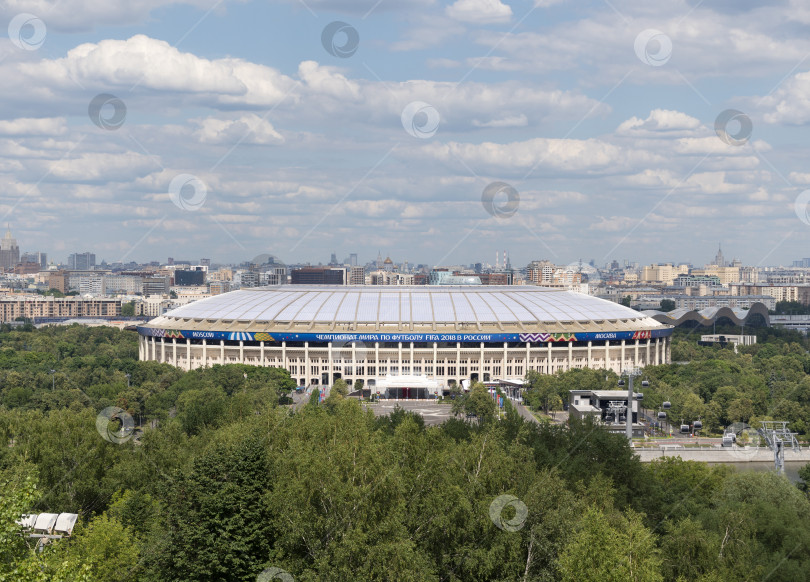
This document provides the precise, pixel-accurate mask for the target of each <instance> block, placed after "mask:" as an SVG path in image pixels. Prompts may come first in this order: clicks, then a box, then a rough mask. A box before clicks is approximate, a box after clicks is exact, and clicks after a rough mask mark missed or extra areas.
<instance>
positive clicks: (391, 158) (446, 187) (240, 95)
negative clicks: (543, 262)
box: [0, 0, 810, 266]
mask: <svg viewBox="0 0 810 582" xmlns="http://www.w3.org/2000/svg"><path fill="white" fill-rule="evenodd" d="M768 4H769V5H768V6H760V2H755V1H754V0H671V1H669V2H649V0H600V1H587V0H585V1H583V0H578V1H577V2H574V1H573V0H509V1H506V0H444V1H439V0H410V1H408V0H399V1H394V0H263V1H261V2H259V1H240V0H187V1H186V2H183V3H180V2H174V1H171V0H131V1H129V2H108V1H106V2H101V1H99V0H56V1H46V0H5V1H4V2H2V3H0V20H2V21H3V22H4V23H6V24H7V27H6V29H5V30H6V32H7V36H6V37H3V38H0V79H2V80H3V82H2V89H0V152H1V153H0V219H2V222H3V223H9V224H10V225H11V229H12V232H13V234H14V236H15V237H16V238H17V240H18V242H19V244H20V246H21V248H22V250H23V251H36V250H39V251H45V252H48V253H49V256H50V257H52V258H55V259H57V260H64V259H66V257H67V255H68V254H69V253H72V252H81V251H85V250H91V251H93V252H95V253H96V255H97V259H98V260H99V261H100V260H101V259H102V258H103V259H105V260H107V261H108V262H113V261H124V262H126V261H130V260H135V261H148V260H160V261H165V260H166V258H167V257H169V256H172V257H175V258H182V259H192V260H195V259H198V258H202V257H206V258H210V259H211V260H212V261H214V262H221V263H229V262H241V261H244V260H249V259H251V258H252V257H254V256H256V255H258V254H263V253H268V254H272V255H274V256H277V257H279V258H280V259H282V260H284V261H285V262H287V263H297V262H312V263H318V262H324V263H325V262H328V260H329V257H330V255H331V253H333V252H334V253H336V254H337V257H338V258H339V259H342V258H344V257H347V256H348V255H349V253H358V255H359V259H360V261H361V262H366V261H370V260H372V259H374V258H376V256H377V253H378V251H379V252H381V253H382V255H383V256H390V257H391V258H392V259H393V260H394V261H395V262H397V263H400V262H402V261H405V260H407V261H409V262H410V263H411V264H417V263H424V264H428V265H447V264H468V263H472V262H485V263H487V262H489V263H494V262H495V253H496V252H501V253H502V252H503V251H504V250H506V251H508V252H509V255H510V258H511V261H512V264H513V265H525V264H526V263H528V262H529V261H531V260H539V259H548V260H551V261H553V262H555V263H557V264H569V263H572V262H575V261H578V260H580V259H581V260H583V261H586V262H587V261H590V260H594V261H595V262H596V264H597V265H602V264H604V263H606V262H608V261H611V260H614V259H616V260H619V261H621V260H623V259H629V260H631V261H638V262H640V263H642V264H644V263H651V262H665V261H688V262H692V263H694V264H696V265H703V264H705V263H708V262H710V261H711V259H712V258H713V257H714V255H715V253H716V252H717V247H718V244H722V248H723V252H724V254H725V256H726V258H727V259H729V260H730V259H731V258H738V259H740V260H741V261H743V263H744V264H747V265H760V266H766V265H780V264H782V265H790V264H791V262H792V261H793V260H795V259H798V258H802V257H805V256H810V245H808V242H810V217H809V216H810V213H808V203H809V202H810V167H808V163H807V160H808V159H810V143H808V142H809V141H810V140H808V139H807V138H808V135H810V134H809V133H808V124H810V3H807V2H806V0H777V1H774V2H770V3H768Z"/></svg>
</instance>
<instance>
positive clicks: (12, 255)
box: [0, 227, 20, 271]
mask: <svg viewBox="0 0 810 582" xmlns="http://www.w3.org/2000/svg"><path fill="white" fill-rule="evenodd" d="M19 262H20V247H19V246H17V239H15V238H14V237H13V236H11V227H9V228H8V230H6V236H4V237H3V239H2V240H0V267H2V268H3V269H4V270H6V271H10V270H12V269H13V268H14V267H16V266H17V263H19Z"/></svg>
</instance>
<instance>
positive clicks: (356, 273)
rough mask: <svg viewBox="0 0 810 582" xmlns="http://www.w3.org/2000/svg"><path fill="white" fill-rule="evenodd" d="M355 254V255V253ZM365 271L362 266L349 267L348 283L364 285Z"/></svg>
mask: <svg viewBox="0 0 810 582" xmlns="http://www.w3.org/2000/svg"><path fill="white" fill-rule="evenodd" d="M355 256H356V255H355ZM365 284H366V271H365V269H363V267H350V268H349V285H365Z"/></svg>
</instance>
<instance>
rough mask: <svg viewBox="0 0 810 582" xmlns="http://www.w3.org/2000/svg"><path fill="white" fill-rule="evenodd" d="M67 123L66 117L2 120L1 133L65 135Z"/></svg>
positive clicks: (0, 124) (0, 123)
mask: <svg viewBox="0 0 810 582" xmlns="http://www.w3.org/2000/svg"><path fill="white" fill-rule="evenodd" d="M66 132H67V124H66V120H65V118H64V117H39V118H30V117H21V118H18V119H10V120H0V135H9V136H10V135H14V136H32V135H40V136H41V135H45V136H53V135H65V133H66Z"/></svg>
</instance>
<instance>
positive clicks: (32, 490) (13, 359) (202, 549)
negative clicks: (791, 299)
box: [0, 326, 810, 582]
mask: <svg viewBox="0 0 810 582" xmlns="http://www.w3.org/2000/svg"><path fill="white" fill-rule="evenodd" d="M694 343H695V342H694V336H689V335H686V334H684V337H682V338H681V339H679V340H676V343H675V345H674V348H673V360H677V361H680V362H683V363H679V364H672V365H667V366H658V367H654V368H647V369H646V371H645V373H646V374H647V377H648V378H649V380H650V384H651V385H650V388H649V389H646V390H645V401H646V400H647V399H650V401H651V402H653V403H654V402H656V399H659V398H666V399H669V400H671V401H672V402H673V409H675V407H676V405H677V406H679V407H681V409H679V410H682V411H683V412H681V413H682V414H687V413H688V412H687V411H688V410H689V406H694V407H695V409H696V414H699V415H702V417H703V418H704V419H705V422H711V421H709V418H710V415H711V414H716V415H717V423H718V425H722V424H723V423H724V422H727V421H732V420H736V419H738V418H739V419H740V420H746V421H749V422H750V421H753V420H756V419H758V418H765V417H768V416H778V415H782V414H784V415H787V414H795V420H794V422H795V423H796V424H798V423H800V422H802V421H803V420H806V419H807V418H808V414H807V412H808V411H807V406H808V405H810V401H809V400H808V397H810V389H808V388H810V384H808V380H807V371H808V370H810V356H808V353H807V346H806V345H805V343H804V340H803V339H802V338H801V337H800V336H798V337H796V336H792V335H784V334H783V335H780V334H778V333H777V334H771V335H770V336H768V337H765V336H763V338H762V339H761V340H760V343H759V344H757V345H756V346H752V347H750V348H743V349H740V353H739V354H735V353H734V352H733V350H732V349H730V348H725V349H721V348H719V347H718V348H701V347H697V346H695V345H694ZM687 362H688V363H687ZM606 377H607V379H606ZM608 383H610V384H611V387H612V386H615V376H613V377H611V376H610V375H609V374H608V375H606V374H605V372H604V371H588V370H585V371H579V372H573V371H572V372H568V373H566V374H560V375H559V376H554V377H551V378H550V379H549V380H548V385H549V386H552V387H553V388H554V391H552V390H551V389H550V388H547V387H546V386H545V385H544V386H539V385H538V386H533V388H532V391H531V396H529V398H530V399H531V398H534V399H535V400H537V401H539V400H540V399H541V392H540V391H541V390H547V393H546V394H545V395H544V396H543V397H542V401H543V402H544V403H545V402H548V400H549V399H550V398H549V396H553V395H554V394H557V395H560V394H562V392H561V390H562V389H561V388H560V385H562V384H567V385H568V386H569V389H570V388H573V387H579V386H585V387H590V388H594V387H600V386H602V385H606V384H608ZM294 388H295V385H294V382H292V381H291V380H290V378H289V375H288V374H287V373H286V371H284V370H279V369H262V368H254V367H249V366H242V365H229V366H223V367H220V366H215V367H213V368H210V369H206V370H197V371H192V372H183V371H181V370H177V369H174V368H172V367H171V366H168V365H164V364H157V363H155V362H138V361H137V344H136V338H135V335H134V334H132V333H131V332H121V331H117V330H113V329H109V328H84V327H80V326H71V327H61V328H46V329H41V330H32V329H28V330H16V331H12V330H8V329H5V330H2V331H0V433H1V434H2V439H3V442H4V443H6V445H7V446H4V447H3V448H2V453H0V582H5V581H14V582H17V581H21V582H28V581H46V580H48V581H51V580H53V581H65V582H67V581H71V582H72V581H86V582H96V581H98V582H107V581H119V580H120V581H148V582H151V581H155V582H157V581H215V580H228V581H231V580H233V581H250V582H253V581H264V582H266V581H268V580H286V581H289V580H296V581H316V580H318V581H320V580H324V581H339V580H352V581H356V580H391V581H420V582H421V581H430V580H435V581H439V580H442V581H484V580H525V581H547V580H548V581H551V580H561V581H577V582H581V581H589V580H593V581H596V580H599V581H614V580H615V581H617V582H618V581H622V582H624V581H628V580H633V581H673V582H676V581H687V580H688V581H690V582H691V581H694V580H697V581H701V582H721V581H727V580H769V581H795V580H804V579H806V573H807V572H808V571H810V498H808V494H807V491H806V487H805V485H806V483H805V482H803V483H801V484H800V485H801V487H797V486H795V485H793V484H792V483H790V482H789V481H788V480H787V479H785V478H783V477H780V476H778V475H776V474H773V473H747V472H746V473H742V472H741V473H736V472H735V471H734V470H733V469H730V468H728V467H723V466H721V467H710V466H707V465H704V464H699V463H692V462H683V461H680V460H678V459H673V458H667V459H665V460H662V461H658V462H654V463H650V464H642V463H640V462H638V460H637V459H636V458H635V457H634V456H633V454H632V451H631V449H630V448H629V447H628V444H627V442H626V440H625V439H624V438H623V437H621V436H617V435H611V434H608V433H607V432H605V431H603V430H601V429H600V428H599V427H597V426H594V425H592V424H588V423H576V422H573V423H570V425H569V426H561V425H552V424H547V423H541V424H537V423H529V422H526V421H524V420H523V419H522V418H521V417H520V415H519V414H518V413H517V411H515V410H514V409H513V408H511V406H509V405H508V403H507V407H506V414H505V415H504V418H503V419H502V420H500V421H498V420H496V419H495V417H494V416H492V415H486V414H482V415H479V417H478V418H476V421H475V422H468V421H467V420H466V418H465V417H459V418H457V419H451V420H449V421H447V422H445V423H444V424H443V425H441V426H436V427H427V426H425V425H424V422H423V421H422V418H421V417H419V416H418V415H414V414H411V413H408V412H404V411H401V410H399V411H397V412H395V413H394V414H392V415H390V416H386V417H379V418H375V417H374V415H373V413H371V412H367V411H364V410H363V408H362V406H361V405H360V404H359V403H358V402H357V401H356V400H354V399H350V398H345V397H342V396H340V395H337V396H336V397H332V398H329V399H327V400H326V401H324V402H323V403H321V404H318V403H317V401H314V400H313V401H310V402H309V403H308V404H306V405H305V406H303V407H301V408H299V409H298V410H297V411H295V412H294V411H293V410H292V409H291V407H290V406H287V403H288V402H289V395H290V393H291V391H292V390H294ZM470 397H471V398H472V397H473V395H471V396H470ZM552 400H553V398H552ZM488 402H490V403H491V400H490V401H488ZM715 405H716V406H715ZM110 407H115V409H120V412H118V414H117V415H114V416H113V417H112V418H109V414H108V415H107V416H105V415H104V414H103V411H105V410H110ZM712 408H717V410H716V411H713V410H712ZM749 412H750V414H749ZM129 418H131V419H132V422H133V424H134V425H135V426H136V430H134V432H132V433H131V434H130V433H128V432H127V433H124V432H121V431H120V423H121V422H122V421H125V420H126V419H129ZM790 420H793V418H791V419H790ZM125 424H126V423H125ZM802 426H803V432H806V430H807V427H806V426H804V425H802ZM122 435H123V436H122ZM802 477H803V479H804V480H805V481H808V480H810V473H809V472H808V471H807V470H803V471H802ZM46 511H47V512H54V513H59V512H75V513H79V514H80V519H79V522H78V525H77V527H76V529H75V530H74V533H73V535H72V536H71V537H70V538H65V539H62V540H55V541H53V542H52V543H50V544H47V545H45V546H44V547H43V548H41V551H37V550H36V549H35V547H34V545H35V541H36V540H32V539H30V538H27V537H24V536H21V535H20V528H19V526H17V524H16V523H15V520H16V519H19V517H20V515H22V514H24V513H37V512H46Z"/></svg>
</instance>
